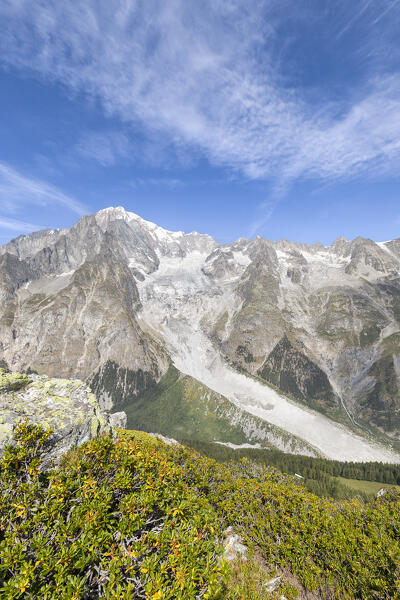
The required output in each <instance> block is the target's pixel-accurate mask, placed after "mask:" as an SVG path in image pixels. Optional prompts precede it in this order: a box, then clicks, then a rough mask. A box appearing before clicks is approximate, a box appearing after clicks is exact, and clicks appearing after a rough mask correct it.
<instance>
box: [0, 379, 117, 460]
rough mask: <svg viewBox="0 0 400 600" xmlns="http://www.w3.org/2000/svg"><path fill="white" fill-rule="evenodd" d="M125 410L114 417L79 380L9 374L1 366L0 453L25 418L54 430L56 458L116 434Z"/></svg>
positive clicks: (54, 452)
mask: <svg viewBox="0 0 400 600" xmlns="http://www.w3.org/2000/svg"><path fill="white" fill-rule="evenodd" d="M125 419H126V416H125V413H116V414H115V415H113V416H111V415H109V414H108V413H106V412H104V411H102V410H101V409H100V406H99V403H98V401H97V399H96V397H95V396H94V394H93V393H92V392H91V391H90V390H89V388H88V387H87V386H86V385H85V384H84V383H82V381H79V380H78V379H54V378H50V377H47V376H45V375H34V374H25V373H10V372H7V371H6V370H5V369H2V368H0V453H1V451H2V449H3V447H4V445H5V444H6V443H8V442H9V441H10V440H11V438H12V435H13V431H14V428H15V426H16V425H17V424H18V423H20V422H24V421H29V422H31V423H36V424H38V425H41V426H42V427H45V428H50V429H52V430H53V432H54V433H53V436H52V450H51V451H50V454H49V458H51V459H55V460H57V459H58V458H59V457H60V456H61V455H62V454H64V453H65V452H66V451H67V450H69V449H70V448H71V447H74V446H79V445H80V444H82V443H83V442H87V441H89V440H90V439H92V438H95V437H97V436H98V435H100V434H102V433H105V434H107V435H112V436H113V435H115V432H114V427H115V426H119V427H120V426H122V425H123V424H124V422H125Z"/></svg>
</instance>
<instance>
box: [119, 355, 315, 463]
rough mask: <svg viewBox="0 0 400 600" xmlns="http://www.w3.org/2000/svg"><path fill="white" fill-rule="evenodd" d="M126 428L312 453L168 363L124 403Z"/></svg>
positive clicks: (305, 445) (296, 441)
mask: <svg viewBox="0 0 400 600" xmlns="http://www.w3.org/2000/svg"><path fill="white" fill-rule="evenodd" d="M122 409H123V410H124V411H125V412H126V414H127V417H128V423H127V426H128V428H129V429H141V430H143V431H149V432H157V433H162V434H163V435H166V436H169V437H173V438H176V439H178V440H180V439H196V440H201V441H207V442H208V441H209V442H212V441H215V440H217V441H221V442H231V443H234V444H243V443H246V442H250V443H255V442H261V443H263V444H264V445H265V446H269V445H270V443H269V442H268V438H269V437H270V436H271V435H272V436H273V438H274V439H275V440H276V439H279V440H282V442H283V443H284V444H285V447H287V448H290V449H292V450H293V451H294V452H295V451H299V452H301V451H308V452H310V451H311V452H313V450H312V449H310V447H309V445H308V444H307V443H306V442H303V441H302V440H300V439H298V438H296V437H295V436H291V435H290V434H288V433H287V432H285V431H283V430H281V429H280V428H279V427H275V426H274V425H271V424H269V423H266V422H265V421H262V419H259V418H258V417H255V416H253V415H250V414H249V413H246V412H245V411H243V410H241V409H239V408H238V407H236V406H234V405H233V404H232V403H231V402H229V400H227V399H226V398H224V396H221V395H220V394H218V393H216V392H213V391H212V390H210V389H209V388H207V387H206V386H205V385H203V384H202V383H200V382H199V381H197V380H196V379H193V378H192V377H189V376H188V375H183V374H181V373H180V372H179V371H178V370H177V369H176V368H175V367H173V366H172V365H171V366H170V368H169V370H168V372H167V373H166V375H165V376H164V377H163V378H162V379H161V381H160V382H159V383H158V384H157V385H156V386H154V387H152V388H151V389H149V390H147V391H146V392H144V393H143V394H142V395H141V396H139V397H138V398H135V399H133V400H131V401H129V402H128V403H127V404H125V405H124V406H123V407H122Z"/></svg>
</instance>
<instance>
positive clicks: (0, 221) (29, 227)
mask: <svg viewBox="0 0 400 600" xmlns="http://www.w3.org/2000/svg"><path fill="white" fill-rule="evenodd" d="M0 228H2V229H8V230H11V231H19V232H20V233H31V232H32V231H39V230H40V229H46V226H45V225H35V224H34V223H26V222H25V221H20V220H19V219H9V218H8V217H2V216H1V215H0ZM0 237H2V236H0ZM4 237H5V236H4Z"/></svg>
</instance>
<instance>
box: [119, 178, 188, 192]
mask: <svg viewBox="0 0 400 600" xmlns="http://www.w3.org/2000/svg"><path fill="white" fill-rule="evenodd" d="M129 185H130V186H131V187H133V188H143V187H147V186H154V187H164V188H169V189H176V188H180V187H183V186H184V185H185V182H184V181H182V179H177V178H175V177H146V178H145V177H137V178H136V179H132V180H131V181H130V182H129Z"/></svg>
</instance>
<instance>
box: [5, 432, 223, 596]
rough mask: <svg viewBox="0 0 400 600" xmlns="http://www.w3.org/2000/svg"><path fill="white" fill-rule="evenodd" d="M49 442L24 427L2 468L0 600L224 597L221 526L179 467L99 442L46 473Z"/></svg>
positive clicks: (142, 448)
mask: <svg viewBox="0 0 400 600" xmlns="http://www.w3.org/2000/svg"><path fill="white" fill-rule="evenodd" d="M48 437H49V433H46V432H43V431H42V430H41V429H40V428H39V427H36V426H31V425H26V424H23V425H20V426H18V428H17V432H16V437H15V442H14V444H13V445H10V446H8V447H7V448H6V451H5V453H4V456H3V457H2V459H1V464H0V597H4V598H10V599H11V598H44V599H50V598H57V599H65V600H67V599H68V600H72V599H78V598H85V599H86V598H90V599H92V598H108V599H111V598H112V599H117V598H121V599H122V598H152V599H153V600H158V599H160V598H163V599H164V598H165V599H175V598H176V599H178V598H179V599H182V600H183V599H185V600H189V599H191V598H193V599H194V598H216V597H217V595H218V593H219V590H220V589H221V570H222V567H221V566H219V565H218V561H217V559H216V557H217V553H218V534H219V532H218V521H217V518H216V515H215V513H214V511H213V510H212V508H211V506H210V504H209V503H208V501H207V500H206V499H205V498H204V497H199V496H198V494H197V493H196V491H195V490H193V489H191V488H190V486H189V485H188V484H187V483H185V482H184V478H183V473H182V468H181V467H180V466H179V465H177V464H176V463H174V462H172V461H168V460H167V458H166V457H165V456H163V455H162V454H161V453H159V452H158V451H157V448H156V446H154V445H153V446H152V445H150V444H143V443H141V442H139V441H138V442H137V443H135V442H132V441H130V442H126V441H121V442H118V443H114V442H113V441H112V440H110V439H108V438H106V437H101V438H99V439H97V440H95V441H92V442H90V443H88V444H84V445H83V446H82V447H81V448H79V449H78V450H75V451H72V452H70V453H69V455H67V456H66V457H64V460H63V462H62V465H61V466H60V467H59V468H57V469H54V470H52V471H50V472H47V473H41V472H40V470H39V468H38V467H39V461H40V454H41V450H42V449H43V447H44V446H45V444H46V441H47V440H48Z"/></svg>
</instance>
